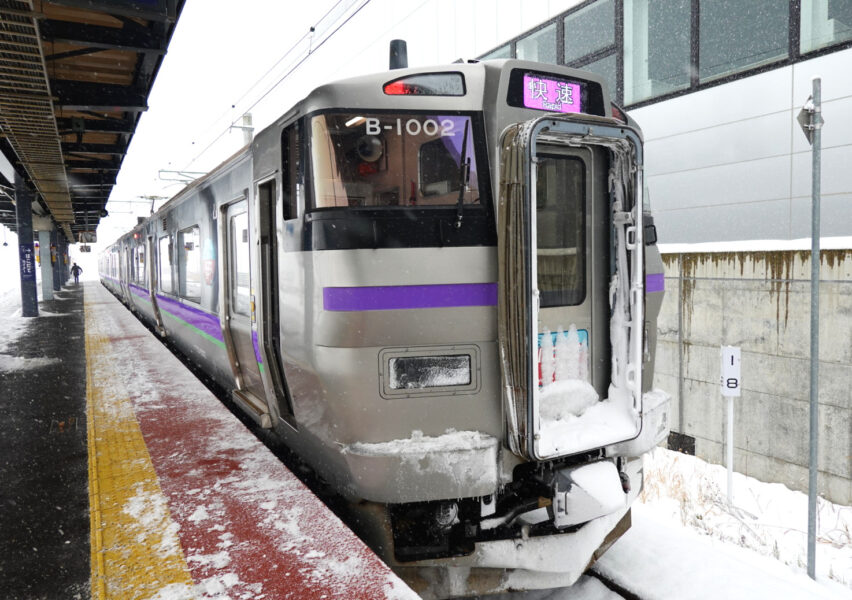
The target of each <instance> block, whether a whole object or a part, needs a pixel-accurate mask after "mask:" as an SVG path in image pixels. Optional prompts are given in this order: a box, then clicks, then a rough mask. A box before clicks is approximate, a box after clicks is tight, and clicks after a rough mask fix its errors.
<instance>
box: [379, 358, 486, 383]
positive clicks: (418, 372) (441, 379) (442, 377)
mask: <svg viewBox="0 0 852 600" xmlns="http://www.w3.org/2000/svg"><path fill="white" fill-rule="evenodd" d="M388 367H389V369H388V371H389V375H390V377H389V378H388V387H390V389H392V390H406V389H409V390H410V389H424V388H434V387H450V386H459V385H470V383H471V371H470V356H469V355H467V354H460V355H454V356H406V357H397V358H391V359H390V360H389V363H388Z"/></svg>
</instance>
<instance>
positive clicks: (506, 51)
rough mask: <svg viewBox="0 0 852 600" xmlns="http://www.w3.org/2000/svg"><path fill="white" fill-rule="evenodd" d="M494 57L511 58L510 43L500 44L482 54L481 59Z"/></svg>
mask: <svg viewBox="0 0 852 600" xmlns="http://www.w3.org/2000/svg"><path fill="white" fill-rule="evenodd" d="M495 58H512V45H511V44H506V45H505V46H500V47H499V48H497V49H495V50H492V51H491V52H489V53H488V54H485V55H483V56H482V59H481V60H491V59H495Z"/></svg>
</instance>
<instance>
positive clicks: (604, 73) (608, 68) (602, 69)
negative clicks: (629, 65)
mask: <svg viewBox="0 0 852 600" xmlns="http://www.w3.org/2000/svg"><path fill="white" fill-rule="evenodd" d="M579 68H580V69H583V70H584V71H589V72H591V73H594V74H595V75H600V76H601V77H603V80H604V83H605V84H606V85H607V87H608V88H609V95H610V98H611V99H612V100H613V101H615V100H616V94H617V91H616V84H617V82H618V60H617V57H616V55H615V54H610V55H609V56H605V57H604V58H601V59H599V60H595V61H592V62H590V63H588V64H585V65H583V66H581V67H579Z"/></svg>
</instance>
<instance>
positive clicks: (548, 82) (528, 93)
mask: <svg viewBox="0 0 852 600" xmlns="http://www.w3.org/2000/svg"><path fill="white" fill-rule="evenodd" d="M524 106H525V107H527V108H533V109H536V110H546V111H550V112H559V113H579V112H583V107H582V100H581V97H580V84H579V83H576V82H573V81H567V80H564V79H554V78H551V77H542V76H540V75H536V74H531V73H527V74H525V75H524Z"/></svg>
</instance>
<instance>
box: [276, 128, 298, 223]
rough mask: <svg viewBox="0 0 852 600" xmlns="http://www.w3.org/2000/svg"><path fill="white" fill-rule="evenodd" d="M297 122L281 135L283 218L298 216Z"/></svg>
mask: <svg viewBox="0 0 852 600" xmlns="http://www.w3.org/2000/svg"><path fill="white" fill-rule="evenodd" d="M300 140H301V136H300V132H299V124H298V123H294V124H292V125H290V126H289V127H287V128H286V129H285V130H284V132H283V133H282V135H281V161H282V162H281V196H282V203H281V205H282V212H283V215H282V216H283V218H284V220H287V219H295V218H296V217H298V216H299V207H298V201H299V200H298V193H297V190H298V184H299V182H300V177H299V173H300V169H301V162H302V157H301V144H300Z"/></svg>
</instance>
